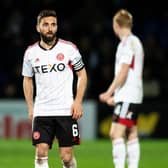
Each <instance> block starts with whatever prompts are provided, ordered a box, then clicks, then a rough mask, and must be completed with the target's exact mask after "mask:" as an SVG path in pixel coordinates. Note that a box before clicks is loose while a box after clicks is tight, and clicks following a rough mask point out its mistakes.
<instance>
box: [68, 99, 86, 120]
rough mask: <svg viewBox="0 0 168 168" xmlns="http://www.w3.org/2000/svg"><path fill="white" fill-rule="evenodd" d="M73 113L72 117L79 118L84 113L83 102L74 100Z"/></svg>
mask: <svg viewBox="0 0 168 168" xmlns="http://www.w3.org/2000/svg"><path fill="white" fill-rule="evenodd" d="M71 113H72V118H73V119H76V120H77V119H79V118H81V117H82V115H83V108H82V103H80V102H78V101H74V102H73V104H72V106H71Z"/></svg>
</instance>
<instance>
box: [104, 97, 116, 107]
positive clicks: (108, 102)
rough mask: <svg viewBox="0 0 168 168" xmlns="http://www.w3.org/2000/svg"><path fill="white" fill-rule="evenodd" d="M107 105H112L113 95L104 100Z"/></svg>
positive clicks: (113, 103)
mask: <svg viewBox="0 0 168 168" xmlns="http://www.w3.org/2000/svg"><path fill="white" fill-rule="evenodd" d="M106 103H107V104H108V105H109V106H114V105H115V102H114V96H111V97H110V98H108V100H107V102H106Z"/></svg>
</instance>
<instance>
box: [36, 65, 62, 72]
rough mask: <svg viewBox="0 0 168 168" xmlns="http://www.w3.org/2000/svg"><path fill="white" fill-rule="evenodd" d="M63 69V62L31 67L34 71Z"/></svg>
mask: <svg viewBox="0 0 168 168" xmlns="http://www.w3.org/2000/svg"><path fill="white" fill-rule="evenodd" d="M64 69H65V64H63V63H59V64H48V65H38V66H35V67H33V70H34V72H35V73H49V72H58V71H63V70H64Z"/></svg>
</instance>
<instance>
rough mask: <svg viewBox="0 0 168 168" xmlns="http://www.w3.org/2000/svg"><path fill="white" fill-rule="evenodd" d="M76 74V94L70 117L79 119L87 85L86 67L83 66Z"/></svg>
mask: <svg viewBox="0 0 168 168" xmlns="http://www.w3.org/2000/svg"><path fill="white" fill-rule="evenodd" d="M76 74H77V78H78V79H77V88H76V96H75V99H74V103H73V105H72V117H73V118H75V119H79V118H80V117H81V116H82V113H83V110H82V101H83V97H84V94H85V90H86V86H87V74H86V69H85V68H84V67H83V68H82V69H81V70H79V71H76Z"/></svg>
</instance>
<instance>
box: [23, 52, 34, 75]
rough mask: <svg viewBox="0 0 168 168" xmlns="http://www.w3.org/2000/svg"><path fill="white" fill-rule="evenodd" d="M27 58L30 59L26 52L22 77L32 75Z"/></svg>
mask: <svg viewBox="0 0 168 168" xmlns="http://www.w3.org/2000/svg"><path fill="white" fill-rule="evenodd" d="M29 57H30V53H29V52H28V51H26V52H25V54H24V59H23V65H22V75H23V76H28V77H32V76H33V75H34V71H33V67H32V64H31V60H30V58H29Z"/></svg>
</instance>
